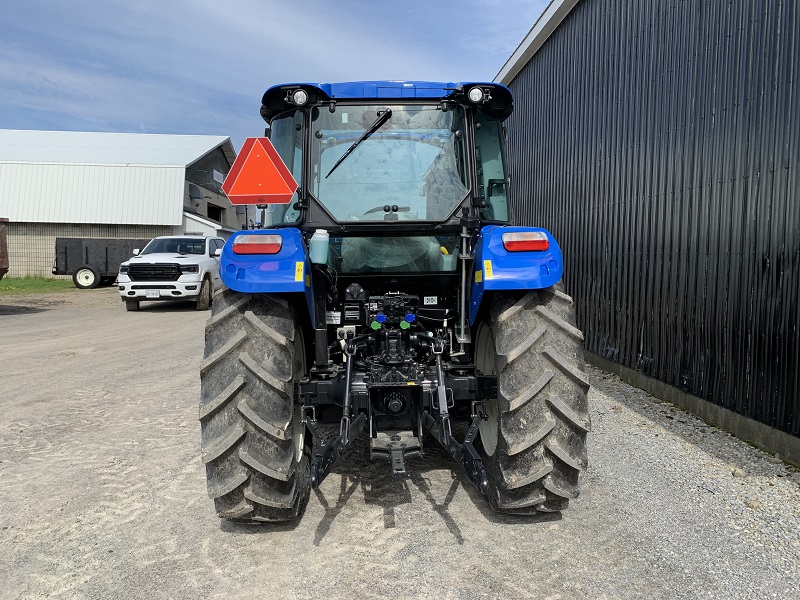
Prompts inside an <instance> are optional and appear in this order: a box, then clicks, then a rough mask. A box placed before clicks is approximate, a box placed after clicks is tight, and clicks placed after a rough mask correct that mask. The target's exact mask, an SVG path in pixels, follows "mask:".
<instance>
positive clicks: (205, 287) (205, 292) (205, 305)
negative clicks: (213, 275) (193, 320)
mask: <svg viewBox="0 0 800 600" xmlns="http://www.w3.org/2000/svg"><path fill="white" fill-rule="evenodd" d="M209 308H211V280H210V279H208V277H206V278H205V279H203V284H202V285H201V286H200V295H199V296H197V310H208V309H209Z"/></svg>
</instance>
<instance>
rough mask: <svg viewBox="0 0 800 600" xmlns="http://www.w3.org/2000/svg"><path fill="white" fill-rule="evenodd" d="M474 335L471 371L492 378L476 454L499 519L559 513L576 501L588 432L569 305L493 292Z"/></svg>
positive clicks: (535, 295) (550, 293) (551, 297)
mask: <svg viewBox="0 0 800 600" xmlns="http://www.w3.org/2000/svg"><path fill="white" fill-rule="evenodd" d="M490 315H491V319H490V322H489V323H486V322H484V323H481V324H480V325H479V326H478V328H477V330H476V333H475V365H476V366H477V367H478V369H479V370H480V371H482V372H484V373H487V374H494V375H497V399H496V400H494V401H489V402H487V404H486V414H487V417H488V419H487V420H485V421H483V422H482V423H481V425H480V443H479V445H478V446H479V451H480V452H481V454H482V456H483V461H484V463H485V465H486V469H487V472H488V475H489V482H490V487H491V489H490V491H489V502H490V504H491V506H492V508H493V509H494V510H495V511H497V512H501V513H515V514H534V513H536V512H555V511H559V510H562V509H565V508H566V507H567V505H568V504H569V500H570V498H575V497H576V496H577V495H578V477H579V475H580V473H581V471H583V470H584V469H585V468H586V465H587V455H586V434H587V432H588V431H589V410H588V403H587V393H588V391H589V379H588V377H587V376H586V374H585V373H584V362H583V334H582V333H581V331H580V330H579V329H577V328H576V327H575V309H574V305H573V302H572V298H570V297H569V296H567V295H566V294H564V293H563V292H561V291H559V290H556V289H554V288H548V289H545V290H537V291H533V292H527V293H517V294H514V293H510V292H509V293H499V294H497V295H495V296H494V298H493V299H492V305H491V309H490Z"/></svg>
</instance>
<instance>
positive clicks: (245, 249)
mask: <svg viewBox="0 0 800 600" xmlns="http://www.w3.org/2000/svg"><path fill="white" fill-rule="evenodd" d="M282 245H283V238H282V237H281V236H279V235H240V236H239V237H237V238H236V240H235V241H234V242H233V253H234V254H277V253H278V252H280V251H281V246H282Z"/></svg>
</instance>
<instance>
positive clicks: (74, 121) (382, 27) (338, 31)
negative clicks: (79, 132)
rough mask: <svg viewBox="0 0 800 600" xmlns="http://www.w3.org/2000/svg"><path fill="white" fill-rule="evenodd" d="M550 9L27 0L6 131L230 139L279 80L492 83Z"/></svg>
mask: <svg viewBox="0 0 800 600" xmlns="http://www.w3.org/2000/svg"><path fill="white" fill-rule="evenodd" d="M545 5H546V2H544V1H539V2H536V1H534V2H530V1H527V2H524V1H522V0H507V1H505V2H501V1H500V0H468V1H465V2H457V1H456V0H447V1H445V2H440V3H432V2H424V1H422V0H410V1H408V2H405V3H403V4H398V3H394V2H392V3H389V2H386V1H374V0H340V1H338V2H322V1H318V0H305V1H299V2H295V3H288V2H277V1H275V0H268V1H263V0H261V1H258V0H237V1H235V2H232V1H229V2H226V3H221V2H219V1H218V0H192V1H189V0H172V1H169V0H167V1H164V0H162V1H161V2H155V1H152V0H139V1H137V2H129V1H124V2H123V1H122V0H105V1H97V0H75V1H73V2H70V3H54V2H46V1H45V0H27V2H25V3H17V4H15V5H14V6H13V8H11V9H9V10H8V11H7V12H6V15H5V16H4V17H5V18H4V20H3V22H2V23H0V89H3V94H2V98H0V127H4V126H8V125H6V124H5V123H7V122H8V120H7V119H6V118H5V117H4V114H6V115H11V114H13V115H14V124H15V125H14V126H18V123H19V122H20V121H25V120H26V115H28V116H29V117H30V119H29V122H30V125H29V126H28V128H37V127H36V123H37V118H38V119H44V115H46V116H47V119H46V120H47V122H48V123H52V122H59V115H61V117H60V119H61V121H60V122H63V128H66V129H70V128H72V129H74V128H79V127H95V128H97V129H99V130H133V129H134V128H136V130H146V131H152V132H156V131H158V132H172V133H217V134H225V132H226V131H227V133H228V134H229V135H231V136H232V137H233V138H234V142H235V143H236V142H237V139H238V140H239V141H241V139H243V137H244V136H245V135H248V134H253V133H258V132H259V131H260V129H261V127H262V126H263V124H262V123H261V121H260V118H259V117H258V107H259V104H260V98H261V94H263V92H264V90H265V89H266V88H267V87H269V86H270V85H273V84H276V83H281V82H284V81H348V80H360V79H421V80H425V79H429V80H444V81H458V80H470V79H481V80H490V79H492V78H493V77H494V75H495V74H496V73H497V71H498V70H499V69H500V68H501V67H502V65H503V63H504V62H505V60H506V58H508V56H509V55H510V53H511V52H512V51H513V50H514V48H516V46H517V44H518V43H519V42H520V41H521V39H522V38H523V37H524V35H525V34H526V33H527V31H528V29H530V27H531V26H532V25H533V22H534V21H535V19H536V16H538V14H539V13H540V12H541V10H542V9H543V8H544V6H545Z"/></svg>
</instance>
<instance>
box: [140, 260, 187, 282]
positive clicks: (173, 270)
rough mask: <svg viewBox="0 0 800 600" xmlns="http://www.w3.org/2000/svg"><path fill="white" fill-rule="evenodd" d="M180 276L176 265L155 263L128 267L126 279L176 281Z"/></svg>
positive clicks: (179, 270)
mask: <svg viewBox="0 0 800 600" xmlns="http://www.w3.org/2000/svg"><path fill="white" fill-rule="evenodd" d="M180 276H181V268H180V267H179V266H178V265H171V264H165V263H156V264H154V265H131V266H130V267H128V277H130V278H131V281H178V278H179V277H180Z"/></svg>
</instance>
